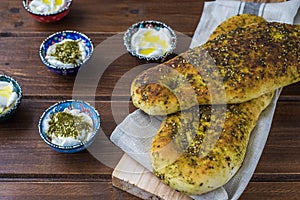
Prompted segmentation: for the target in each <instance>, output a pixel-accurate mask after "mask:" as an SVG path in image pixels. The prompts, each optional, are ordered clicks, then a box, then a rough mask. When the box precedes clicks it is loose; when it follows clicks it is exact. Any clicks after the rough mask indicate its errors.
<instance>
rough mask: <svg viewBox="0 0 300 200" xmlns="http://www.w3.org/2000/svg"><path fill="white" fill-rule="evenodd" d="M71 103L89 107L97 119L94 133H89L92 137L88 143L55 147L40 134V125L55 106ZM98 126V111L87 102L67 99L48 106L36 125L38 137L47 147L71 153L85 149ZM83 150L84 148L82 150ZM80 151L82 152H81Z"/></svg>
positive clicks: (95, 133)
mask: <svg viewBox="0 0 300 200" xmlns="http://www.w3.org/2000/svg"><path fill="white" fill-rule="evenodd" d="M69 102H70V103H72V102H77V103H82V104H85V105H87V106H88V107H89V109H90V110H92V111H93V112H94V113H95V114H96V116H97V117H98V119H99V123H97V124H96V128H95V129H94V131H93V132H92V133H91V134H92V136H91V137H90V139H89V140H88V141H85V142H81V143H80V144H76V145H72V146H63V145H57V144H53V143H52V142H51V141H49V140H48V138H47V135H46V133H44V132H42V123H43V121H44V120H45V117H46V115H47V114H48V113H49V112H50V111H51V110H52V109H53V108H55V107H56V106H58V105H60V104H63V103H69ZM100 125H101V118H100V115H99V113H98V111H97V110H96V109H95V108H94V107H93V106H92V105H91V104H89V103H88V102H86V101H82V100H75V99H69V100H63V101H59V102H57V103H55V104H53V105H51V106H49V107H48V108H47V109H46V110H45V111H44V112H43V114H42V115H41V117H40V119H39V123H38V131H39V135H40V137H41V138H42V139H43V141H44V142H45V143H46V144H47V145H49V146H50V147H52V148H54V149H57V150H62V151H66V150H67V151H68V150H70V151H72V150H76V149H81V148H82V147H86V146H87V145H89V144H91V143H92V142H93V140H94V138H95V136H96V135H97V133H98V131H99V129H100ZM83 149H85V148H83ZM83 149H82V150H83Z"/></svg>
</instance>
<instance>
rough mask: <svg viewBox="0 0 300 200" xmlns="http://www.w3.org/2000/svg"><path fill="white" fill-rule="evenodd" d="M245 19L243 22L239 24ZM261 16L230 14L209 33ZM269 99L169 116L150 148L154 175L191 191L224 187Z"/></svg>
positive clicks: (208, 106) (271, 94) (262, 98)
mask: <svg viewBox="0 0 300 200" xmlns="http://www.w3.org/2000/svg"><path fill="white" fill-rule="evenodd" d="M245 17H247V18H246V21H247V22H246V23H245V24H240V23H241V21H242V20H243V18H245ZM239 18H241V19H240V20H239ZM261 20H262V18H260V17H258V16H251V15H249V16H248V15H241V16H236V17H232V18H230V19H228V20H226V21H225V22H223V23H222V24H221V25H220V26H218V28H217V29H216V31H215V32H214V33H218V34H221V33H223V32H224V31H227V30H231V29H234V28H235V27H236V26H245V25H248V24H250V23H256V22H257V21H261ZM236 21H237V22H236ZM218 34H212V35H211V37H210V38H214V37H215V36H217V35H218ZM272 97H273V92H270V93H267V94H265V95H262V96H260V97H258V98H256V99H253V100H250V101H248V102H244V103H240V104H227V105H225V104H224V105H221V104H219V105H202V106H194V107H192V108H190V109H187V110H184V111H181V112H177V113H175V114H170V115H168V116H167V117H166V118H165V119H164V120H163V122H162V124H161V126H160V128H159V130H158V133H157V134H156V136H155V137H154V140H153V143H152V147H151V153H150V158H151V163H152V167H153V171H154V173H155V175H156V176H157V177H159V178H160V179H161V180H162V181H163V182H164V183H166V184H167V185H169V186H171V187H172V188H174V189H176V190H178V191H180V192H184V193H187V194H191V195H199V194H203V193H207V192H209V191H212V190H214V189H216V188H218V187H220V186H223V185H224V184H225V183H227V182H228V181H229V180H230V179H231V178H232V176H234V174H235V173H236V172H237V171H238V170H239V168H240V167H241V166H242V163H243V161H244V157H245V154H246V151H247V146H248V142H249V138H250V134H251V132H252V130H253V128H254V127H255V125H256V123H257V120H258V119H259V116H260V114H261V112H262V111H263V110H264V109H265V108H266V107H267V106H268V105H269V103H270V101H271V99H272Z"/></svg>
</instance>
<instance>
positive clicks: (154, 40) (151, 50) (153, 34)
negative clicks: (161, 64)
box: [131, 28, 172, 57]
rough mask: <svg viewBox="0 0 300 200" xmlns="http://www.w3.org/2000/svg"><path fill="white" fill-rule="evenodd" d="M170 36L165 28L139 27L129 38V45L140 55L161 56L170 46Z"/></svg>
mask: <svg viewBox="0 0 300 200" xmlns="http://www.w3.org/2000/svg"><path fill="white" fill-rule="evenodd" d="M171 38H172V36H171V34H170V31H169V30H168V29H166V28H160V29H159V30H156V29H153V28H140V29H139V30H138V31H137V32H136V33H134V34H133V36H132V38H131V47H132V49H135V50H136V52H137V54H139V55H142V56H147V57H148V56H149V57H153V56H162V55H164V54H165V53H166V52H167V51H169V50H170V49H171V48H172V46H171V45H172V44H171Z"/></svg>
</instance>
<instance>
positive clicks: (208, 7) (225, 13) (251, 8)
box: [190, 0, 300, 48]
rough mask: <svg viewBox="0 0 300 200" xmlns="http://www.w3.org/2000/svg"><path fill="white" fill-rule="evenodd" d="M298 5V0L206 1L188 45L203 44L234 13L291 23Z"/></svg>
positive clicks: (299, 4)
mask: <svg viewBox="0 0 300 200" xmlns="http://www.w3.org/2000/svg"><path fill="white" fill-rule="evenodd" d="M299 7H300V0H290V1H287V2H282V3H253V2H240V1H236V0H231V1H227V0H217V1H214V2H206V3H205V5H204V10H203V13H202V16H201V19H200V22H199V24H198V26H197V28H196V31H195V33H194V37H193V40H192V43H191V46H190V47H191V48H193V47H195V46H199V45H201V44H204V43H205V42H206V41H207V39H208V37H209V36H210V34H211V33H212V32H213V31H214V30H215V28H216V27H217V26H218V25H219V24H221V23H222V22H223V21H224V20H226V19H227V18H229V17H232V16H234V15H238V14H243V13H245V14H255V15H258V16H261V17H263V18H264V19H266V20H267V21H270V22H272V21H276V22H282V23H288V24H293V23H294V20H295V16H296V15H297V12H298V8H299Z"/></svg>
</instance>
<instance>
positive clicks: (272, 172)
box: [0, 0, 300, 200]
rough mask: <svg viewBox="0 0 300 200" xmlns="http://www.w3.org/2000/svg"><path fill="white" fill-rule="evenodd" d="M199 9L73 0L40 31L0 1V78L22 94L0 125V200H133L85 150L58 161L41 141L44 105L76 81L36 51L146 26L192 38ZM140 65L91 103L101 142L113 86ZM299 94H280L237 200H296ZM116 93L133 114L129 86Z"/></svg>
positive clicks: (12, 2)
mask: <svg viewBox="0 0 300 200" xmlns="http://www.w3.org/2000/svg"><path fill="white" fill-rule="evenodd" d="M202 9H203V1H201V0H191V1H181V0H172V1H171V0H167V1H161V0H153V1H138V0H126V1H117V0H77V1H76V0H75V1H74V2H73V5H72V7H71V11H70V13H69V15H68V16H67V17H66V18H64V19H63V20H61V21H59V22H56V23H52V24H41V23H38V22H36V21H34V20H33V19H32V18H30V16H29V15H28V14H27V13H26V12H25V10H24V9H23V7H22V2H21V0H9V1H0V74H6V75H9V76H12V77H14V78H15V79H17V81H18V82H19V83H20V84H21V85H22V89H23V99H22V103H21V106H20V108H19V109H18V111H17V112H16V113H15V115H14V116H13V117H12V118H11V119H10V120H8V121H7V122H5V123H1V124H0V141H1V142H0V199H105V200H106V199H128V200H129V199H130V200H133V199H138V198H137V197H134V196H132V195H130V194H128V193H126V192H124V191H121V190H119V189H116V188H114V187H113V186H112V184H111V173H112V171H113V169H112V168H110V167H107V166H106V165H105V164H103V163H101V162H100V161H98V160H97V159H95V158H94V157H93V156H92V155H91V154H90V152H89V151H87V150H85V151H83V152H80V153H76V154H62V153H58V152H56V151H54V150H52V149H50V148H49V147H48V146H47V145H46V144H45V143H44V142H43V141H42V140H41V139H40V137H39V134H38V129H37V124H38V120H39V117H40V116H41V114H42V113H43V111H44V110H45V109H46V108H47V107H49V106H50V105H52V104H54V103H56V102H58V101H61V100H66V99H71V98H72V89H73V85H74V80H75V78H76V77H75V76H67V77H62V76H59V75H56V74H54V73H52V72H50V71H49V70H48V69H47V68H46V67H45V66H43V64H42V63H41V61H40V58H39V55H38V49H39V46H40V44H41V42H42V41H43V40H44V39H45V37H47V36H48V35H50V34H52V33H53V32H56V31H62V30H77V31H80V32H83V33H85V34H86V35H88V36H89V37H90V38H91V39H92V41H93V43H94V46H97V45H99V44H101V42H103V41H104V40H106V39H107V38H109V37H111V36H113V35H115V34H118V33H121V32H124V31H126V29H127V28H128V27H129V26H130V25H132V24H133V23H136V22H138V21H142V20H149V19H153V20H157V21H162V22H165V23H166V24H168V25H169V26H171V27H172V28H173V29H174V30H176V31H178V32H181V33H183V34H185V35H188V36H192V35H193V33H194V30H195V28H196V26H197V23H198V21H199V19H200V16H201V12H202ZM179 40H181V39H180V38H179ZM144 63H145V62H142V61H139V60H137V59H136V58H134V57H132V56H130V55H129V54H124V55H122V56H120V57H119V58H118V59H116V60H115V61H114V62H113V63H112V64H111V65H110V66H109V67H108V68H107V69H106V71H105V73H104V75H103V76H102V78H101V79H100V82H99V85H98V88H97V91H96V96H95V101H94V102H93V103H94V105H95V107H96V109H97V110H98V111H99V113H100V115H101V120H102V124H101V126H102V129H103V131H104V132H105V133H106V134H107V136H109V135H110V134H111V133H112V131H113V130H114V128H115V127H116V125H117V123H116V122H115V120H114V118H113V116H112V109H111V102H112V99H111V96H112V92H113V89H114V86H115V84H116V83H117V82H118V80H119V79H120V77H122V75H123V74H125V73H126V72H127V71H129V70H130V69H131V68H133V66H137V65H140V64H144ZM299 90H300V83H297V84H293V85H290V86H288V87H286V88H284V90H283V92H282V94H281V97H280V99H279V101H278V106H277V108H276V113H275V116H274V120H273V124H272V128H271V132H270V135H269V138H268V141H267V144H266V146H265V149H264V152H263V154H262V157H261V159H260V162H259V164H258V166H257V168H256V171H255V173H254V175H253V177H252V179H251V182H250V183H249V185H248V186H247V188H246V190H245V192H244V193H243V195H242V196H241V199H249V200H250V199H251V200H252V199H272V200H273V199H278V200H279V199H300V190H299V188H300V156H299V155H300V134H299V132H300V123H299V119H300V92H299ZM122 91H123V92H121V93H120V94H119V98H116V99H114V100H113V101H114V103H115V105H120V106H122V105H128V106H129V107H130V110H131V111H132V110H134V108H133V106H132V105H131V102H130V101H128V99H129V84H125V85H124V90H122ZM119 114H120V116H119V117H120V118H124V117H125V116H126V115H124V113H119Z"/></svg>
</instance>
